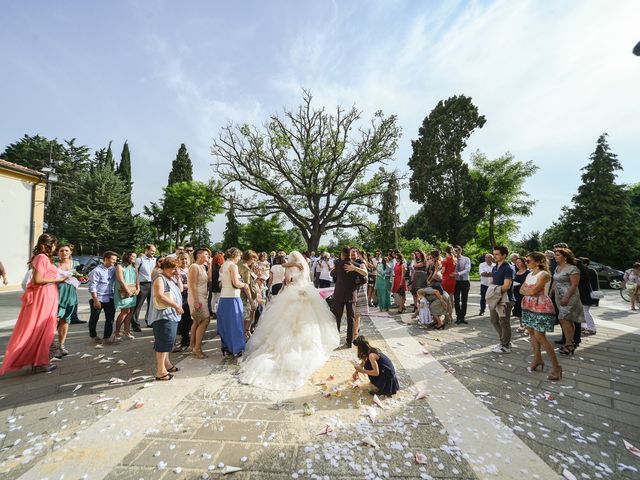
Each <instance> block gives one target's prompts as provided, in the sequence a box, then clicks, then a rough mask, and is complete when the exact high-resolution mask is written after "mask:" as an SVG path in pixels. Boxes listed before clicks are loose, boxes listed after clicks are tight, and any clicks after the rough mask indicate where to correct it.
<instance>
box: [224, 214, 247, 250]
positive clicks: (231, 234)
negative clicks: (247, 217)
mask: <svg viewBox="0 0 640 480" xmlns="http://www.w3.org/2000/svg"><path fill="white" fill-rule="evenodd" d="M241 233H242V225H240V222H238V219H237V218H236V210H235V208H234V207H233V202H230V205H229V209H228V210H227V226H226V227H225V230H224V234H223V236H222V248H223V249H224V250H226V249H228V248H231V247H238V246H240V235H241Z"/></svg>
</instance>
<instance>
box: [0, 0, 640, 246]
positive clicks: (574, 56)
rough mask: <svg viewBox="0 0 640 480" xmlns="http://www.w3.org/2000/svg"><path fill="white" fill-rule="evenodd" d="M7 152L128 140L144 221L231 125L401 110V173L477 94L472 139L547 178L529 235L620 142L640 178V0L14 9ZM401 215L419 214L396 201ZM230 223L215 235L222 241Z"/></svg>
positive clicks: (3, 122) (2, 118)
mask: <svg viewBox="0 0 640 480" xmlns="http://www.w3.org/2000/svg"><path fill="white" fill-rule="evenodd" d="M0 9H1V10H0V12H2V14H1V16H2V28H1V29H0V58H1V59H2V65H3V67H4V68H3V69H2V70H3V71H2V80H1V85H2V88H0V111H1V112H2V114H1V115H0V148H2V149H4V147H5V146H6V145H8V144H9V143H11V142H13V141H15V140H17V139H19V138H20V137H21V136H22V135H24V134H25V133H28V134H36V133H40V134H41V135H45V136H47V137H57V138H59V139H63V138H71V137H76V138H77V139H78V141H79V142H80V143H84V144H87V145H89V146H91V147H92V148H99V147H102V146H105V145H106V144H107V143H108V142H109V141H110V140H113V142H114V153H115V154H116V155H119V151H120V149H121V147H122V144H123V143H124V141H125V140H128V141H129V145H130V148H131V152H132V161H133V177H134V203H135V210H136V211H140V210H141V209H142V206H143V205H144V204H146V203H148V202H150V201H155V200H157V198H158V197H159V196H160V195H161V189H162V187H163V186H164V185H165V184H166V180H167V175H168V173H169V169H170V167H171V161H172V160H173V158H174V157H175V154H176V152H177V149H178V147H179V145H180V143H185V144H186V145H187V147H188V149H189V152H190V155H191V159H192V161H193V163H194V175H195V177H196V178H197V179H201V180H205V179H207V178H209V177H210V176H211V175H212V171H211V169H210V167H209V164H210V163H211V161H212V159H211V156H210V146H211V143H212V139H213V138H214V137H215V136H216V135H217V133H218V131H219V129H220V127H221V126H222V125H224V124H225V123H226V122H227V121H228V120H233V121H237V122H249V123H257V124H259V123H262V122H263V121H264V120H265V119H266V118H267V116H268V115H269V114H270V113H272V112H274V111H280V110H281V109H282V108H283V107H284V106H291V107H293V106H295V105H297V103H298V102H299V100H300V95H301V89H302V88H303V87H304V88H308V89H310V90H312V91H313V93H314V97H315V100H316V101H317V103H318V105H326V106H327V107H334V106H335V105H337V104H342V105H345V106H350V105H352V104H353V103H355V104H356V105H357V106H358V107H359V108H360V109H362V110H363V111H364V116H365V118H366V117H368V116H370V115H372V114H373V113H374V112H375V111H376V110H378V109H382V110H383V111H384V112H385V113H395V114H397V115H398V118H399V122H400V124H401V125H402V128H403V137H402V139H401V141H400V148H399V149H398V152H397V154H396V159H395V164H396V166H397V168H399V169H400V170H402V171H407V166H406V163H407V160H408V158H409V156H410V154H411V147H410V143H411V140H412V139H414V138H415V137H416V135H417V131H418V128H419V126H420V124H421V122H422V120H423V119H424V117H425V116H426V115H427V114H428V113H429V112H430V111H431V109H432V108H433V107H434V106H435V104H436V103H437V102H438V100H440V99H444V98H447V97H449V96H451V95H455V94H465V95H469V96H471V97H473V100H474V102H475V103H476V105H477V106H478V108H479V109H480V111H481V113H483V114H484V115H485V116H486V117H487V123H486V125H485V127H484V128H483V129H481V130H479V131H477V132H476V133H475V134H474V135H473V136H472V137H471V139H470V142H469V147H468V150H467V152H465V158H468V156H469V154H470V153H471V152H472V151H475V150H476V149H480V150H481V151H482V152H484V153H486V154H487V155H488V156H490V157H492V156H498V155H500V154H502V153H504V152H505V151H510V152H512V153H513V154H514V155H515V157H516V158H517V159H519V160H533V161H534V162H535V163H536V164H537V165H538V166H539V167H540V171H539V172H538V173H537V174H536V175H535V176H534V177H533V178H531V179H530V180H529V181H528V182H527V184H526V189H527V191H528V192H529V193H530V194H531V196H532V198H533V199H536V200H537V201H538V203H537V205H536V206H535V208H534V214H533V216H531V217H529V218H525V219H523V220H522V222H521V232H522V233H528V232H530V231H531V230H544V229H545V228H546V227H547V226H549V225H550V224H551V222H553V221H554V220H555V219H556V218H557V216H558V215H559V212H560V208H561V207H562V206H563V205H566V204H568V203H569V202H570V200H571V196H572V195H573V194H574V193H575V191H576V188H577V187H578V185H579V183H580V177H579V175H580V173H579V169H580V168H581V167H582V166H584V165H585V164H586V163H587V161H588V156H589V154H590V153H591V152H592V151H593V149H594V145H595V141H596V139H597V137H598V135H599V134H600V133H602V132H605V131H606V132H608V133H609V141H610V144H611V147H612V149H613V151H614V152H616V153H617V154H618V155H619V159H620V161H621V163H622V165H623V167H624V168H625V170H624V172H623V173H622V175H621V177H620V180H621V181H624V182H626V183H633V182H638V181H640V173H639V171H638V170H639V169H638V165H639V163H638V156H639V154H640V119H639V117H640V115H639V113H638V112H640V91H639V89H638V86H639V85H640V58H639V57H634V56H633V55H632V54H631V49H632V48H633V45H635V43H637V42H638V41H640V30H639V29H638V27H637V26H638V25H639V24H640V2H637V1H634V0H629V1H616V2H610V1H605V0H602V1H582V0H580V1H578V0H574V1H564V2H555V1H518V2H513V1H494V2H491V1H482V2H436V1H428V2H427V1H424V2H422V1H384V2H383V1H378V2H376V1H364V0H363V1H344V2H311V1H308V2H301V1H296V2H294V1H289V2H284V1H282V2H278V1H273V2H263V1H253V2H205V1H185V2H170V1H131V2H127V1H113V2H85V1H57V2H50V1H30V2H3V4H2V6H1V7H0ZM401 199H402V202H401V211H400V213H401V218H402V219H403V220H405V219H406V218H407V217H408V216H409V215H410V214H411V213H413V212H414V211H415V210H416V209H417V206H416V205H414V204H412V203H411V202H410V201H409V198H408V192H403V194H402V195H401ZM223 230H224V220H223V219H222V218H220V219H219V220H217V221H216V222H214V225H213V227H212V234H213V237H214V239H216V240H217V239H219V238H221V235H222V231H223Z"/></svg>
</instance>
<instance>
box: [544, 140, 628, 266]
mask: <svg viewBox="0 0 640 480" xmlns="http://www.w3.org/2000/svg"><path fill="white" fill-rule="evenodd" d="M589 158H590V162H589V163H588V164H587V165H586V166H585V167H583V168H582V169H581V170H582V171H583V172H584V173H583V174H582V184H581V185H580V186H579V187H578V192H577V193H576V195H574V196H573V199H572V205H571V206H569V207H565V208H563V210H562V215H561V217H560V219H559V220H558V222H557V224H556V225H553V226H552V227H551V233H554V234H555V235H556V237H557V238H562V240H561V241H563V242H566V243H567V244H569V246H570V247H571V249H572V250H573V251H574V252H575V253H576V254H577V255H584V256H587V257H590V258H593V259H594V260H597V261H599V262H602V263H605V264H607V265H612V266H615V267H619V268H624V267H627V268H628V265H629V264H630V263H632V262H633V261H634V260H635V258H636V257H637V255H638V253H639V249H638V247H639V242H638V238H639V237H638V236H639V234H640V229H639V228H638V226H637V216H634V210H633V208H632V206H631V196H630V194H629V190H627V189H626V188H625V185H621V184H618V183H616V177H617V175H618V174H617V172H618V171H622V165H621V164H620V162H619V161H618V157H617V155H616V154H615V153H613V152H612V151H611V148H610V147H609V143H608V142H607V134H606V133H605V134H602V135H600V137H599V138H598V140H597V142H596V149H595V151H594V152H593V153H592V154H591V156H590V157H589ZM545 235H547V232H545ZM547 236H549V235H547Z"/></svg>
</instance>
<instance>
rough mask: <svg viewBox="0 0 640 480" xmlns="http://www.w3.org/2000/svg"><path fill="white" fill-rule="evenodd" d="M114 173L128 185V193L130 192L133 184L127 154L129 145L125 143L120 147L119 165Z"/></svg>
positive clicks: (129, 156)
mask: <svg viewBox="0 0 640 480" xmlns="http://www.w3.org/2000/svg"><path fill="white" fill-rule="evenodd" d="M116 173H117V174H118V175H119V176H120V178H122V180H123V181H124V183H125V184H126V185H128V187H129V192H131V186H132V185H133V182H132V181H131V154H130V153H129V144H128V143H127V142H126V141H125V142H124V146H123V147H122V153H121V154H120V164H119V165H118V169H117V170H116Z"/></svg>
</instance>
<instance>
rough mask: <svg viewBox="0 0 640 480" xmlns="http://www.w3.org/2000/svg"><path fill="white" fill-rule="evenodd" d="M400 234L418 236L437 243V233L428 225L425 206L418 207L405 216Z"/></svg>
mask: <svg viewBox="0 0 640 480" xmlns="http://www.w3.org/2000/svg"><path fill="white" fill-rule="evenodd" d="M400 234H401V236H402V237H404V238H419V239H421V240H424V241H425V242H428V243H432V244H437V243H439V240H438V236H437V233H436V232H435V231H434V229H432V228H430V227H429V224H428V218H427V214H426V212H425V207H420V208H419V209H418V211H417V212H416V213H414V214H413V215H411V216H410V217H409V218H407V221H406V222H405V223H404V224H403V225H402V228H401V229H400Z"/></svg>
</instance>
